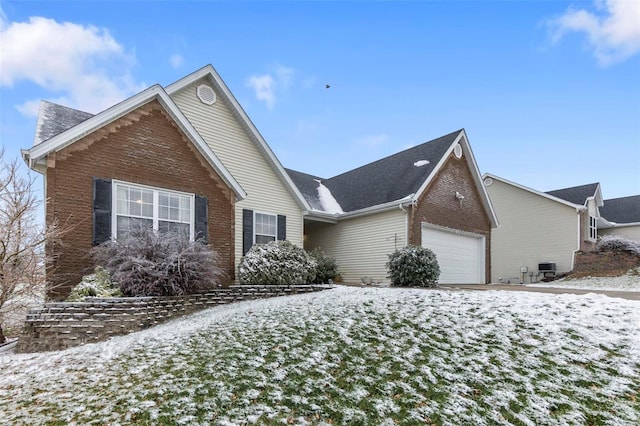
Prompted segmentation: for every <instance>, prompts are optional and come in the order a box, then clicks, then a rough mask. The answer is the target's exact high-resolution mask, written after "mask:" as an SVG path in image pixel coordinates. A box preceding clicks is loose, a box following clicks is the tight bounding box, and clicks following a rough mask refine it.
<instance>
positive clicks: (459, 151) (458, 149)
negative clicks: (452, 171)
mask: <svg viewBox="0 0 640 426" xmlns="http://www.w3.org/2000/svg"><path fill="white" fill-rule="evenodd" d="M453 154H454V155H455V156H456V158H460V157H462V146H460V144H459V143H457V144H456V146H454V147H453Z"/></svg>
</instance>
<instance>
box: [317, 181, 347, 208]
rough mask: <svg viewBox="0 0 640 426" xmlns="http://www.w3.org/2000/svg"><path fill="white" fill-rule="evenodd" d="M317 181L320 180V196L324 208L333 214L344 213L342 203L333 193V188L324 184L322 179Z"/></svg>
mask: <svg viewBox="0 0 640 426" xmlns="http://www.w3.org/2000/svg"><path fill="white" fill-rule="evenodd" d="M316 182H318V198H319V199H320V204H322V209H323V210H324V211H325V212H327V213H331V214H338V213H344V211H343V210H342V207H340V203H338V201H337V200H336V199H335V198H334V196H333V194H331V190H330V189H329V188H327V187H326V186H324V185H323V184H322V182H321V181H319V180H316Z"/></svg>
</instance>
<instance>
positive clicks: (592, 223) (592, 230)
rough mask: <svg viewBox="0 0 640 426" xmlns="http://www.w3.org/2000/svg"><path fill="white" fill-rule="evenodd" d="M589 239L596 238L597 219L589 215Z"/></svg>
mask: <svg viewBox="0 0 640 426" xmlns="http://www.w3.org/2000/svg"><path fill="white" fill-rule="evenodd" d="M589 239H590V240H596V239H598V221H597V219H596V218H595V217H593V216H589Z"/></svg>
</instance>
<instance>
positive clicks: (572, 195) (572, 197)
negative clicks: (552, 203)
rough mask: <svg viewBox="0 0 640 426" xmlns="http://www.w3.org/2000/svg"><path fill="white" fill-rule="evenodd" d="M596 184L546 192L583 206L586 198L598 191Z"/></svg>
mask: <svg viewBox="0 0 640 426" xmlns="http://www.w3.org/2000/svg"><path fill="white" fill-rule="evenodd" d="M598 185H599V184H598V183H590V184H588V185H581V186H574V187H572V188H564V189H556V190H555V191H548V192H547V194H549V195H552V196H554V197H557V198H560V199H562V200H565V201H568V202H570V203H573V204H578V205H580V206H584V205H585V203H586V202H587V198H589V197H593V196H594V195H595V193H596V190H597V189H598Z"/></svg>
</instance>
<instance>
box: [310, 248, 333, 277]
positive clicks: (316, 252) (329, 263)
mask: <svg viewBox="0 0 640 426" xmlns="http://www.w3.org/2000/svg"><path fill="white" fill-rule="evenodd" d="M309 256H311V258H312V259H313V260H315V261H316V264H317V266H316V278H315V280H314V281H313V282H314V283H316V284H328V283H330V282H333V281H334V280H335V279H336V277H337V276H338V265H337V263H336V259H335V258H333V257H331V256H328V255H327V254H325V252H323V251H322V250H321V249H320V248H315V249H313V250H312V251H310V252H309Z"/></svg>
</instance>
